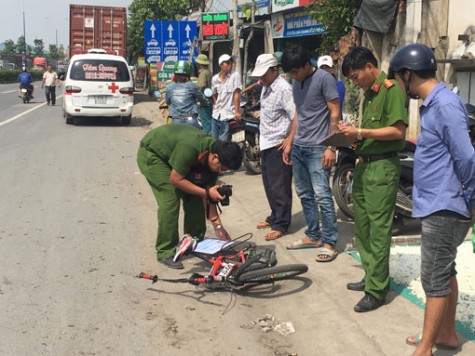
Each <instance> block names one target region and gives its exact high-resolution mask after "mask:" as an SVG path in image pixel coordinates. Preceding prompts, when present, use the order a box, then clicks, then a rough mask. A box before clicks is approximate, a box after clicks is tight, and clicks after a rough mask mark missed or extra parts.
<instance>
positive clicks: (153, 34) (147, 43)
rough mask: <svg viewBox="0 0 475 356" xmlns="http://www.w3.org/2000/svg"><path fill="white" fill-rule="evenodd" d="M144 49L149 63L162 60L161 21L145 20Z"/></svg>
mask: <svg viewBox="0 0 475 356" xmlns="http://www.w3.org/2000/svg"><path fill="white" fill-rule="evenodd" d="M143 33H144V36H143V37H144V46H143V47H144V51H145V61H146V62H147V63H152V62H162V58H163V57H162V55H163V45H162V24H161V21H145V22H144V32H143Z"/></svg>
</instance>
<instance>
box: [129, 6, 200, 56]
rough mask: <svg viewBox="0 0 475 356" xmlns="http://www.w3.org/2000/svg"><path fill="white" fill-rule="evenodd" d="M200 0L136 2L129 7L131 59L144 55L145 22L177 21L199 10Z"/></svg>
mask: <svg viewBox="0 0 475 356" xmlns="http://www.w3.org/2000/svg"><path fill="white" fill-rule="evenodd" d="M200 4H201V1H200V0H192V1H190V0H134V2H133V3H132V4H131V5H130V6H129V19H128V30H127V31H128V36H127V53H128V54H129V61H130V59H136V58H137V57H139V56H143V55H144V22H145V21H147V20H149V21H165V20H176V19H178V18H180V17H183V16H186V15H188V14H189V13H190V12H191V11H193V10H197V9H199V6H200Z"/></svg>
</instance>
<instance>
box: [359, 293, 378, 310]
mask: <svg viewBox="0 0 475 356" xmlns="http://www.w3.org/2000/svg"><path fill="white" fill-rule="evenodd" d="M384 302H385V300H384V299H376V298H375V297H374V296H373V295H372V294H369V293H365V295H364V297H363V298H361V300H360V301H359V302H358V304H356V305H355V308H354V310H355V312H358V313H364V312H369V311H372V310H375V309H378V308H379V307H380V306H382V305H383V304H384Z"/></svg>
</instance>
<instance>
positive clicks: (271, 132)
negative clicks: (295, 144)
mask: <svg viewBox="0 0 475 356" xmlns="http://www.w3.org/2000/svg"><path fill="white" fill-rule="evenodd" d="M251 76H252V77H258V78H259V79H260V81H261V82H262V85H263V88H262V91H261V111H260V151H261V168H262V181H263V183H264V189H265V192H266V196H267V201H268V202H269V206H270V209H271V213H270V215H269V216H268V217H267V218H266V219H265V220H264V221H262V222H260V223H258V224H257V228H258V229H264V228H270V229H271V230H270V231H269V232H268V233H267V234H266V235H265V239H266V240H267V241H270V240H275V239H278V238H280V237H282V236H283V235H284V234H285V233H286V232H287V230H288V228H289V226H290V220H291V216H292V166H290V165H287V164H285V163H284V161H283V159H282V148H283V145H282V143H283V141H284V139H285V138H286V137H287V136H288V135H289V133H290V131H291V127H292V119H293V117H294V115H295V104H294V99H293V96H292V87H291V85H290V84H289V83H288V82H287V81H286V80H285V79H283V78H282V77H281V76H279V67H278V63H277V59H276V58H275V57H274V55H272V54H261V55H260V56H259V57H257V61H256V66H255V68H254V70H253V71H252V73H251Z"/></svg>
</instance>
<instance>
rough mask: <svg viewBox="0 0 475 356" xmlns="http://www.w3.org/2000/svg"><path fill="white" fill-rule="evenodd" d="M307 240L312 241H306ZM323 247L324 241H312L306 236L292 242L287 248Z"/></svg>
mask: <svg viewBox="0 0 475 356" xmlns="http://www.w3.org/2000/svg"><path fill="white" fill-rule="evenodd" d="M305 240H307V241H310V242H305ZM321 247H323V242H321V241H312V240H310V239H309V238H308V237H304V238H303V239H300V240H298V241H294V242H291V243H290V245H288V246H287V250H302V249H306V248H321Z"/></svg>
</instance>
